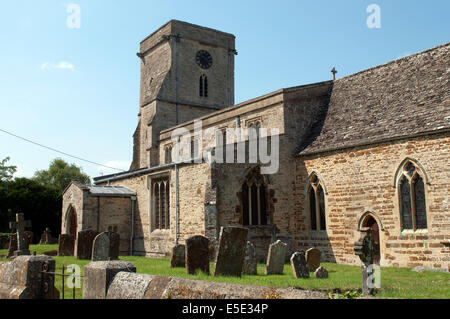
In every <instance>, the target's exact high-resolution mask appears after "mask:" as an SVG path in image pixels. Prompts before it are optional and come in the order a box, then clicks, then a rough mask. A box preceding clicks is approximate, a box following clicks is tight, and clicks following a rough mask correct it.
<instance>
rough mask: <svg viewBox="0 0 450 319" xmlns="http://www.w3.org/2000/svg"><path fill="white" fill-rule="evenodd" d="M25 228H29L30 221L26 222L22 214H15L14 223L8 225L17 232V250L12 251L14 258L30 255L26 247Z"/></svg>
mask: <svg viewBox="0 0 450 319" xmlns="http://www.w3.org/2000/svg"><path fill="white" fill-rule="evenodd" d="M25 227H31V221H29V220H27V221H26V220H25V218H24V215H23V214H22V213H20V214H16V221H15V222H10V223H9V228H10V229H14V230H16V231H17V233H16V234H17V250H16V251H14V256H21V255H30V250H29V249H28V247H26V236H25Z"/></svg>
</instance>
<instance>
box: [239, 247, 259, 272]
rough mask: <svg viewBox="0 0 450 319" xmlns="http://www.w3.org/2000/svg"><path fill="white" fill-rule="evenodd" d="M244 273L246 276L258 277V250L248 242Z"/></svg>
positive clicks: (243, 267)
mask: <svg viewBox="0 0 450 319" xmlns="http://www.w3.org/2000/svg"><path fill="white" fill-rule="evenodd" d="M242 273H243V274H244V275H256V274H257V263H256V248H255V245H253V244H252V243H251V242H249V241H248V242H247V245H245V256H244V265H243V266H242Z"/></svg>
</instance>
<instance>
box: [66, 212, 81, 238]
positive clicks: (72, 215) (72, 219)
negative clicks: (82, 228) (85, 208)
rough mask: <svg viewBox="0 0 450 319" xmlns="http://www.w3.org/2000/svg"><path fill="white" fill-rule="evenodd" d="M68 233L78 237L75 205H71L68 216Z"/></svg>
mask: <svg viewBox="0 0 450 319" xmlns="http://www.w3.org/2000/svg"><path fill="white" fill-rule="evenodd" d="M66 220H67V222H66V233H67V234H69V235H72V236H73V237H74V238H77V233H78V232H77V227H78V225H77V213H76V212H75V209H74V208H73V206H70V207H69V210H68V212H67V217H66Z"/></svg>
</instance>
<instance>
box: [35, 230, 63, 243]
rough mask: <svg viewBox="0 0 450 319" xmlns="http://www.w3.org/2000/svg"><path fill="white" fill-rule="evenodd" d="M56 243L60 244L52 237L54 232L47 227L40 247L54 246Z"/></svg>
mask: <svg viewBox="0 0 450 319" xmlns="http://www.w3.org/2000/svg"><path fill="white" fill-rule="evenodd" d="M56 243H58V239H56V238H53V237H52V232H51V230H50V228H48V227H47V228H46V229H45V230H44V232H43V233H42V235H41V240H40V241H39V245H53V244H56Z"/></svg>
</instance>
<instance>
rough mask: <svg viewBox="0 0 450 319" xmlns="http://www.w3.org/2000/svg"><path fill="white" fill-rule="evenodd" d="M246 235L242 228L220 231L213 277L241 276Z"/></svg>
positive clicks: (224, 228)
mask: <svg viewBox="0 0 450 319" xmlns="http://www.w3.org/2000/svg"><path fill="white" fill-rule="evenodd" d="M247 235H248V229H247V228H243V227H222V228H221V229H220V236H219V244H218V249H217V256H216V263H215V264H214V276H234V277H240V276H241V275H242V266H243V263H244V256H245V247H246V242H247Z"/></svg>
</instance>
